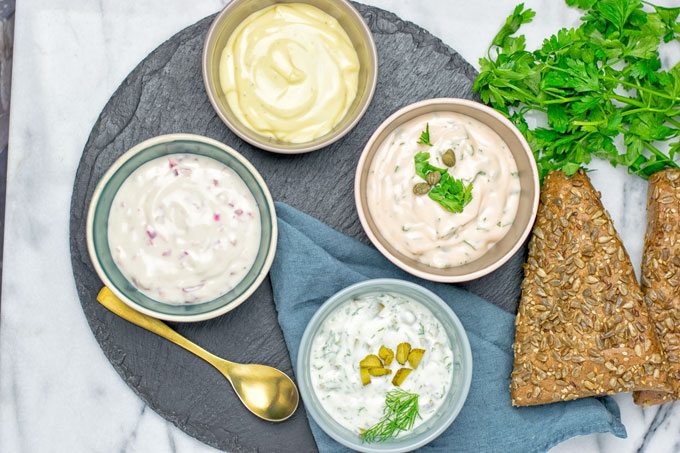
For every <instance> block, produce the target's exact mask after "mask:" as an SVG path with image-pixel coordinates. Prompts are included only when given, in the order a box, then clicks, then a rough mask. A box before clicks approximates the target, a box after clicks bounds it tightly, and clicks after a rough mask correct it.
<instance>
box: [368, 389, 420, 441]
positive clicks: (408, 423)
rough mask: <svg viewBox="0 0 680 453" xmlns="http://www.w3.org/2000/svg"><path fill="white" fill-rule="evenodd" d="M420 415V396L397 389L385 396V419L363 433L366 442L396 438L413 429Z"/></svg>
mask: <svg viewBox="0 0 680 453" xmlns="http://www.w3.org/2000/svg"><path fill="white" fill-rule="evenodd" d="M417 417H420V414H419V413H418V395H417V394H416V393H410V392H407V391H405V390H401V389H395V390H391V391H389V392H387V395H385V409H384V411H383V418H382V419H381V420H380V421H379V422H378V423H376V424H375V425H373V426H371V427H370V428H369V429H367V430H366V431H364V432H362V433H361V440H363V441H364V442H369V443H372V442H384V441H386V440H389V439H391V438H393V437H396V436H397V435H398V434H399V433H400V432H401V431H408V430H409V429H411V428H413V424H414V423H415V421H416V418H417Z"/></svg>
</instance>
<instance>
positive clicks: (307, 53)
mask: <svg viewBox="0 0 680 453" xmlns="http://www.w3.org/2000/svg"><path fill="white" fill-rule="evenodd" d="M359 66H360V65H359V57H358V56H357V52H356V50H355V49H354V47H353V45H352V42H351V41H350V39H349V36H347V33H346V32H345V30H344V29H343V28H342V26H341V25H340V24H339V23H338V21H337V20H336V19H335V18H333V17H332V16H330V15H328V14H327V13H325V12H323V11H321V10H320V9H318V8H316V7H314V6H311V5H307V4H302V3H286V4H277V5H272V6H269V7H267V8H264V9H262V10H260V11H257V12H255V13H253V14H251V15H250V16H248V17H247V18H246V19H245V20H244V21H243V22H242V23H241V24H239V26H238V27H237V28H236V29H235V30H234V32H233V33H232V35H231V36H230V38H229V40H228V42H227V45H226V47H225V48H224V51H223V52H222V57H221V61H220V71H219V72H220V83H221V85H222V90H223V91H224V93H225V94H226V98H227V103H228V104H229V107H230V108H231V110H232V111H233V112H234V114H235V115H236V117H237V118H238V119H239V121H241V122H242V123H243V124H244V125H245V126H246V127H248V128H249V129H251V130H253V131H255V132H257V133H258V134H260V135H264V136H266V137H271V138H274V139H278V140H281V141H284V142H289V143H305V142H308V141H311V140H314V139H315V138H317V137H320V136H322V135H324V134H326V133H328V132H329V131H330V130H331V129H333V127H335V126H336V125H337V124H338V123H339V122H340V121H341V120H342V118H343V117H344V116H345V114H346V113H347V111H348V110H349V108H350V106H351V104H352V101H353V100H354V98H355V97H356V93H357V87H358V80H359Z"/></svg>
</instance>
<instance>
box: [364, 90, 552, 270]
mask: <svg viewBox="0 0 680 453" xmlns="http://www.w3.org/2000/svg"><path fill="white" fill-rule="evenodd" d="M437 104H443V105H456V106H464V107H470V108H472V109H475V110H478V111H481V112H484V113H487V114H489V115H491V116H492V117H494V118H495V119H496V120H498V121H499V122H500V123H501V124H502V125H503V126H505V127H506V128H507V129H508V130H509V131H510V132H512V134H514V135H515V137H516V138H517V139H518V140H519V142H520V144H521V145H522V149H523V150H524V152H525V153H526V154H527V157H528V158H529V165H530V168H531V176H532V177H533V179H534V190H533V193H532V194H531V195H532V198H533V201H532V206H531V215H530V217H529V221H528V222H527V224H526V225H525V226H524V229H523V230H522V233H521V235H520V237H519V239H518V240H517V242H516V243H515V244H514V245H513V246H512V247H510V248H509V249H508V251H507V252H505V254H503V256H501V257H500V258H499V259H497V260H496V261H494V262H492V263H490V264H489V265H487V266H485V267H482V268H481V269H477V270H476V271H472V272H468V273H467V274H462V275H438V274H433V273H430V272H427V271H423V270H420V269H417V268H415V267H412V266H410V265H409V264H407V263H405V262H403V261H402V260H400V259H399V258H398V257H396V256H395V255H393V254H392V253H390V252H389V250H387V248H385V246H383V244H382V243H381V242H380V241H379V240H378V237H377V234H376V233H375V232H374V231H373V230H372V229H371V228H370V226H369V223H368V219H367V216H366V213H365V210H367V209H368V206H364V204H363V202H362V201H361V174H362V173H363V171H364V168H365V167H366V164H367V159H368V152H369V150H370V149H371V148H373V146H375V145H376V142H377V140H378V137H379V136H380V135H381V134H382V133H383V131H384V130H385V129H387V128H388V127H390V126H391V125H392V124H393V123H394V122H395V121H397V120H398V119H399V118H400V117H401V116H402V115H404V114H406V113H408V112H411V111H413V110H416V109H419V108H421V107H426V106H429V105H437ZM539 198H540V183H539V177H538V167H537V165H536V160H535V159H534V156H533V152H532V151H531V147H530V146H529V143H528V142H527V141H526V139H525V138H524V136H523V135H522V133H521V132H520V131H519V130H518V129H517V128H516V127H515V125H514V124H512V123H511V122H510V120H508V119H507V118H506V117H505V116H503V114H501V113H500V112H498V111H497V110H495V109H493V108H491V107H488V106H486V105H484V104H481V103H479V102H475V101H471V100H468V99H460V98H432V99H426V100H423V101H418V102H415V103H413V104H409V105H407V106H405V107H402V108H401V109H399V110H397V111H396V112H394V113H393V114H392V115H390V116H389V117H387V119H385V121H383V122H382V123H381V124H380V126H378V128H377V129H376V130H375V132H373V134H372V135H371V138H370V139H369V140H368V142H367V143H366V146H364V149H363V151H362V152H361V156H360V157H359V162H358V163H357V169H356V172H355V175H354V202H355V205H356V209H357V214H358V216H359V221H360V222H361V226H362V227H363V229H364V231H365V232H366V235H367V236H368V238H369V239H370V240H371V243H373V245H374V246H375V247H376V248H377V249H378V250H379V251H380V253H382V254H383V256H385V257H386V258H387V259H388V260H390V261H391V262H392V263H393V264H395V265H396V266H398V267H399V268H401V269H403V270H404V271H406V272H408V273H409V274H411V275H415V276H416V277H420V278H423V279H425V280H429V281H433V282H440V283H461V282H467V281H470V280H475V279H478V278H480V277H483V276H485V275H487V274H490V273H491V272H493V271H495V270H496V269H498V268H499V267H501V266H502V265H503V264H505V263H506V262H507V261H508V260H509V259H510V258H512V257H513V256H514V255H515V253H517V251H518V250H519V249H520V247H521V246H522V245H523V244H524V242H525V241H526V239H527V237H529V233H531V229H532V227H533V225H534V221H535V220H536V214H537V212H538V203H539Z"/></svg>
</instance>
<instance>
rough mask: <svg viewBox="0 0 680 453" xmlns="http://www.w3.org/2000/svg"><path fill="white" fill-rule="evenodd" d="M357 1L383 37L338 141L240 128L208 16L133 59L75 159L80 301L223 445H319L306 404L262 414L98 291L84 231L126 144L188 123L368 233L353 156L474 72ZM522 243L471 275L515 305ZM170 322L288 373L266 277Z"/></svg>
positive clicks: (130, 364) (198, 429) (468, 81)
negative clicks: (190, 317) (201, 314)
mask: <svg viewBox="0 0 680 453" xmlns="http://www.w3.org/2000/svg"><path fill="white" fill-rule="evenodd" d="M355 5H356V7H357V8H358V9H359V11H360V12H361V14H362V15H363V17H364V18H365V20H366V21H367V22H368V24H369V25H370V28H371V31H372V32H373V35H374V37H375V41H376V45H377V48H378V54H379V61H380V67H379V73H380V75H379V81H378V86H377V91H376V93H375V97H374V99H373V102H372V104H371V106H370V108H369V109H368V111H367V113H366V115H365V116H364V118H363V119H362V120H361V121H360V122H359V124H358V125H357V127H356V128H355V129H354V130H353V131H352V132H351V133H349V134H348V135H347V136H346V137H344V138H343V139H342V140H341V141H339V142H337V143H335V144H333V145H332V146H330V147H328V148H325V149H323V150H320V151H316V152H313V153H310V154H306V155H299V156H280V155H276V154H271V153H268V152H265V151H261V150H258V149H255V148H253V147H251V146H250V145H248V144H246V143H245V142H243V141H241V140H240V139H238V138H237V137H236V136H235V135H234V134H232V133H231V132H230V131H229V130H228V129H227V128H226V126H224V124H223V123H222V122H221V121H220V119H219V118H218V116H217V115H216V114H215V112H214V111H213V109H212V107H211V106H210V103H209V101H208V98H207V96H206V94H205V91H204V88H203V81H202V76H201V64H200V63H201V61H200V59H201V51H202V46H203V40H204V37H205V34H206V32H207V30H208V27H209V25H210V23H211V21H212V19H213V17H214V16H212V17H207V18H205V19H203V20H201V21H200V22H198V23H196V24H194V25H192V26H190V27H188V28H186V29H185V30H183V31H181V32H179V33H178V34H176V35H175V36H173V37H172V38H170V39H169V40H168V41H166V42H165V43H163V44H162V45H161V46H159V47H158V48H157V49H156V50H154V51H153V52H152V53H151V54H150V55H149V56H148V57H147V58H146V59H144V60H143V61H142V62H141V63H140V64H139V65H138V66H137V68H135V70H134V71H132V73H131V74H130V75H129V76H128V77H127V79H126V80H125V81H124V82H123V83H122V85H121V86H120V87H119V88H118V90H117V91H116V92H115V93H114V94H113V96H112V97H111V99H110V100H109V102H108V103H107V105H106V106H105V107H104V110H103V111H102V113H101V115H100V117H99V119H98V121H97V123H96V124H95V125H94V128H93V129H92V132H91V134H90V137H89V140H88V142H87V144H86V146H85V149H84V151H83V156H82V159H81V161H80V165H79V167H78V172H77V175H76V179H75V183H74V190H73V198H72V202H71V225H70V234H71V236H70V243H71V258H72V265H73V273H74V278H75V281H76V285H77V289H78V294H79V296H80V302H81V304H82V307H83V310H84V312H85V316H86V317H87V320H88V322H89V324H90V327H91V328H92V331H93V333H94V335H95V338H96V339H97V341H98V342H99V344H100V345H101V348H102V350H103V351H104V353H105V355H106V357H107V358H108V359H109V360H110V362H111V363H112V365H113V366H114V368H115V369H116V371H118V373H119V374H120V376H121V377H122V378H123V379H124V380H125V382H127V383H128V385H129V386H130V387H131V388H132V389H133V390H134V391H135V393H137V394H138V395H139V396H140V398H142V399H143V400H144V402H145V403H146V404H148V405H149V406H150V407H151V408H152V409H153V410H155V411H156V412H157V413H159V414H160V415H161V416H162V417H164V418H166V419H168V420H170V421H171V422H172V423H174V424H175V425H176V426H178V427H179V428H180V429H182V430H184V431H185V432H187V433H188V434H189V435H191V436H193V437H195V438H197V439H199V440H201V441H203V442H205V443H207V444H209V445H212V446H214V447H217V448H219V449H223V450H228V451H232V452H250V451H253V452H254V451H279V452H307V451H316V446H315V444H314V440H313V438H312V436H311V432H310V430H309V427H308V425H307V421H306V416H305V412H304V408H303V407H300V409H299V410H298V411H297V413H296V414H295V416H294V417H293V418H292V419H290V420H289V421H286V422H284V423H280V424H272V423H267V422H263V421H261V420H259V419H257V418H256V417H255V416H253V415H251V414H250V413H249V412H248V411H247V410H246V409H245V408H243V407H242V405H241V404H240V402H239V401H238V399H237V398H236V396H235V395H234V393H233V391H232V390H231V388H230V386H229V384H228V383H227V382H226V381H225V380H224V379H223V378H222V376H221V375H220V374H219V373H218V372H216V371H215V370H213V369H212V368H211V366H210V365H208V364H207V363H205V362H203V361H201V360H200V359H198V358H196V357H194V356H192V355H191V354H189V353H188V352H186V351H184V350H183V349H180V348H178V347H176V346H174V345H172V344H171V343H169V342H167V341H165V340H163V339H161V338H160V337H157V336H156V335H154V334H151V333H148V332H146V331H143V330H141V329H139V328H137V327H135V326H133V325H131V324H129V323H127V322H126V321H124V320H122V319H120V318H118V317H116V316H115V315H113V314H111V313H110V312H108V311H107V310H106V309H104V308H103V307H101V306H100V305H99V304H98V303H97V302H96V300H95V297H96V295H97V292H98V291H99V289H100V288H101V282H100V281H99V279H98V277H97V275H96V274H95V272H94V269H93V267H92V264H91V263H90V260H89V257H88V254H87V247H86V242H85V220H86V213H87V207H88V203H89V201H90V198H91V196H92V192H93V191H94V188H95V186H96V184H97V182H98V180H99V178H100V177H101V176H102V174H103V173H104V172H105V171H106V169H107V168H108V167H109V166H110V165H111V164H112V163H113V161H114V160H115V159H116V158H117V157H119V156H120V155H121V154H122V153H123V152H125V151H126V150H127V149H129V148H130V147H132V146H133V145H135V144H136V143H139V142H140V141H142V140H145V139H147V138H150V137H153V136H156V135H160V134H166V133H172V132H190V133H196V134H202V135H205V136H208V137H212V138H214V139H217V140H220V141H222V142H224V143H226V144H228V145H230V146H232V147H233V148H234V149H236V150H237V151H239V152H240V153H242V154H243V155H244V156H245V157H246V158H248V159H249V160H250V161H251V162H252V163H253V164H254V165H255V166H256V167H257V168H258V170H259V171H260V172H261V174H262V175H263V177H264V179H265V180H266V182H267V184H268V185H269V188H270V189H271V192H272V195H273V197H274V199H275V200H277V201H283V202H286V203H288V204H290V205H292V206H294V207H296V208H298V209H300V210H302V211H304V212H307V213H308V214H311V215H313V216H315V217H317V218H319V219H321V220H322V221H324V222H326V223H328V224H329V225H331V226H332V227H334V228H336V229H338V230H340V231H342V232H343V233H345V234H348V235H350V236H353V237H355V238H358V239H359V240H361V241H364V242H368V239H367V238H366V236H365V234H364V232H363V230H362V228H361V224H360V223H359V220H358V217H357V214H356V209H355V207H354V197H353V183H354V171H355V166H356V163H357V161H358V158H359V155H360V153H361V151H362V149H363V146H364V145H365V143H366V142H367V140H368V138H369V137H370V135H371V134H372V132H373V131H374V130H375V129H376V127H377V126H378V125H379V124H380V123H381V122H382V121H383V120H384V119H385V118H386V117H387V116H389V115H390V114H391V113H392V112H394V111H396V110H397V109H399V108H401V107H403V106H405V105H407V104H410V103H412V102H415V101H418V100H422V99H427V98H432V97H461V98H468V99H472V98H473V96H472V93H471V91H470V89H471V86H472V82H473V80H474V78H475V76H476V72H475V70H474V69H473V68H472V66H470V65H469V64H468V63H467V62H466V61H465V60H463V58H462V57H461V56H460V55H458V54H457V53H456V52H455V51H453V50H452V49H451V48H449V47H448V46H446V45H445V44H443V43H442V42H441V41H440V40H439V39H437V38H436V37H434V36H432V35H430V34H429V33H428V32H427V31H425V30H423V29H421V28H419V27H417V26H416V25H414V24H412V23H409V22H405V21H402V20H401V19H399V18H398V17H397V16H395V15H394V14H392V13H389V12H386V11H383V10H381V9H378V8H374V7H369V6H364V5H361V4H355ZM83 95H84V97H85V98H86V97H87V93H83ZM525 254H526V250H525V249H522V251H521V252H520V253H518V254H517V255H516V256H515V257H513V258H512V259H511V260H510V261H509V262H508V263H507V264H506V265H505V266H503V267H502V268H501V269H499V270H498V271H496V272H494V273H493V274H491V275H489V276H487V277H484V278H482V279H479V280H477V281H475V282H472V283H469V284H467V285H463V286H464V287H466V288H468V289H469V290H470V291H472V292H474V293H476V294H478V295H480V296H482V297H484V298H486V299H487V300H489V301H491V302H493V303H495V304H497V305H499V306H501V307H502V308H504V309H505V310H508V311H511V312H514V311H515V309H516V305H517V301H518V299H519V285H520V281H521V277H522V270H521V265H522V263H523V262H524V259H525ZM291 271H292V272H294V271H295V270H291ZM310 278H313V276H310ZM172 327H174V328H175V329H177V330H178V331H179V332H180V333H181V334H183V335H185V336H186V337H188V338H189V339H191V340H192V341H195V342H196V343H198V344H199V345H201V346H203V347H205V348H206V349H208V350H210V351H212V352H214V353H215V354H217V355H219V356H222V357H225V358H228V359H230V360H234V361H242V362H258V363H265V364H269V365H272V366H275V367H278V368H280V369H282V370H284V371H285V372H287V373H291V374H292V367H291V363H290V358H289V356H288V353H287V350H286V347H285V344H284V342H283V337H282V333H281V330H280V327H279V325H278V323H277V320H276V310H275V308H274V304H273V301H272V293H271V285H270V282H269V280H268V279H267V280H265V282H264V283H263V284H262V286H261V287H260V288H259V289H258V290H257V291H256V292H255V294H254V295H253V296H252V297H251V299H250V300H249V301H247V302H246V303H244V304H243V305H241V306H240V307H238V308H237V309H235V310H234V311H232V312H230V313H228V314H226V315H224V316H221V317H220V318H218V319H214V320H211V321H207V322H202V323H197V324H176V325H173V326H172Z"/></svg>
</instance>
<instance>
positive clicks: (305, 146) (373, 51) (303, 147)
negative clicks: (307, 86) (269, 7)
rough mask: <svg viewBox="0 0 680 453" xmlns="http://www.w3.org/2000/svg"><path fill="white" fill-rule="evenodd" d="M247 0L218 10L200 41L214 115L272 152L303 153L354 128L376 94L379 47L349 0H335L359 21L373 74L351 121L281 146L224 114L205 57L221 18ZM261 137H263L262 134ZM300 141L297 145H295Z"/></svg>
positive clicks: (205, 82)
mask: <svg viewBox="0 0 680 453" xmlns="http://www.w3.org/2000/svg"><path fill="white" fill-rule="evenodd" d="M248 1H249V0H231V1H230V2H229V3H228V4H227V6H225V7H224V8H223V9H222V11H220V12H219V13H218V14H217V16H216V17H215V19H214V20H213V22H212V24H210V28H209V29H208V33H207V34H206V36H205V40H204V41H203V52H202V55H201V68H202V72H203V86H204V88H205V92H206V94H207V95H208V100H209V101H210V104H211V105H212V107H213V110H215V112H216V113H217V115H218V116H219V117H220V119H221V120H222V122H223V123H224V124H225V125H226V126H227V127H228V128H229V129H230V130H231V131H232V132H233V133H234V134H236V135H237V136H238V137H239V138H241V139H242V140H244V141H246V142H247V143H250V144H251V145H253V146H255V147H256V148H259V149H262V150H265V151H270V152H273V153H278V154H305V153H309V152H312V151H317V150H319V149H321V148H325V147H326V146H329V145H331V144H333V143H335V142H336V141H338V140H340V139H341V138H342V137H344V136H345V135H347V134H348V133H349V132H350V131H351V130H353V129H354V127H355V126H356V125H357V123H358V122H359V120H361V118H363V116H364V114H365V113H366V111H367V110H368V107H369V106H370V105H371V102H372V100H373V95H374V94H375V91H376V86H377V84H378V70H379V69H378V50H377V48H376V45H375V40H374V39H373V34H372V33H371V30H370V28H369V27H368V25H367V24H366V22H364V20H363V18H362V16H361V14H359V11H357V10H356V8H354V6H353V5H352V4H351V3H350V2H349V1H348V0H334V2H335V3H337V4H339V5H341V6H342V7H343V8H345V9H346V10H347V12H348V13H349V15H350V16H351V17H352V19H353V20H354V22H355V23H357V24H358V25H359V27H360V28H361V30H362V34H363V35H364V37H366V38H367V39H366V40H365V41H366V47H367V49H368V51H369V55H370V56H371V63H372V69H373V71H372V74H373V77H371V78H370V79H369V80H368V83H367V87H368V91H367V95H366V100H365V101H364V102H363V105H362V106H361V108H360V109H359V110H358V111H357V113H356V114H355V116H354V118H353V119H352V121H350V122H349V123H347V125H346V126H345V127H344V128H343V129H338V130H337V131H336V132H335V133H333V134H332V135H330V136H329V137H328V138H326V139H325V140H321V141H318V140H312V141H309V142H305V143H299V144H293V143H291V145H295V146H294V147H293V148H292V149H290V148H282V147H279V146H277V145H276V144H274V143H272V142H268V141H266V140H257V139H255V138H253V137H251V136H248V135H247V134H245V133H244V132H243V131H242V130H241V129H240V128H239V127H238V126H237V125H236V124H233V123H232V122H231V121H230V120H229V118H227V116H226V115H225V113H224V111H223V109H222V104H221V103H220V102H219V101H218V99H217V95H216V93H214V92H213V90H212V89H211V88H210V81H209V79H210V75H209V71H208V60H209V57H210V55H209V50H210V48H209V44H210V43H211V42H212V40H213V38H214V36H215V34H216V33H217V29H218V27H219V26H220V24H221V23H222V21H223V20H224V18H225V17H227V16H228V15H229V14H230V13H231V12H232V10H234V9H236V8H237V7H238V6H240V5H241V4H242V3H246V2H248ZM276 3H295V2H294V1H288V2H279V1H277V0H273V1H272V4H276ZM263 138H264V137H263ZM298 145H299V146H298Z"/></svg>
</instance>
